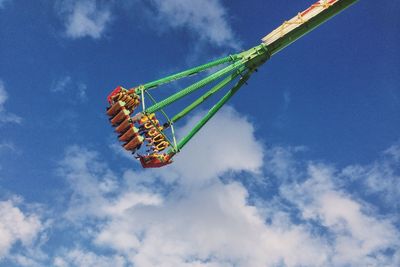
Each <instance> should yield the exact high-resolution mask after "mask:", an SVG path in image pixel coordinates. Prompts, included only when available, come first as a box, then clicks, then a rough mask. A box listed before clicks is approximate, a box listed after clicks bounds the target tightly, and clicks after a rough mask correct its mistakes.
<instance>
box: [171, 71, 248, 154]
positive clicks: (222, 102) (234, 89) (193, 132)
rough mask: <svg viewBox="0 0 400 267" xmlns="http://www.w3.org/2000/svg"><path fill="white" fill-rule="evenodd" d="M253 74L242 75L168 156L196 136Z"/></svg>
mask: <svg viewBox="0 0 400 267" xmlns="http://www.w3.org/2000/svg"><path fill="white" fill-rule="evenodd" d="M253 72H254V69H251V70H248V71H247V73H246V74H245V75H243V76H242V77H241V78H240V80H239V81H238V82H237V84H236V85H235V86H233V87H232V88H231V89H230V90H229V91H228V92H227V93H226V94H225V95H224V96H223V97H222V98H221V100H219V101H218V103H217V104H215V105H214V106H213V107H212V108H211V109H210V110H209V111H208V113H207V114H206V115H205V116H204V117H203V118H202V119H201V120H200V121H199V122H198V123H197V124H196V125H195V126H194V128H193V129H192V130H191V131H190V133H189V134H188V135H186V136H185V137H184V138H183V139H182V140H181V141H180V142H179V143H178V145H177V151H174V149H170V150H169V151H168V154H175V153H176V152H178V151H179V150H181V149H182V148H183V147H184V146H185V145H186V144H187V142H189V141H190V139H192V138H193V136H195V135H196V133H197V132H198V131H200V129H201V128H202V127H203V126H204V125H205V124H206V123H207V122H208V121H209V120H210V119H211V118H212V117H213V116H214V115H215V114H216V113H217V112H218V111H219V110H220V109H221V108H222V106H223V105H225V103H226V102H227V101H228V100H229V99H231V97H232V96H233V95H234V94H235V93H236V92H237V91H238V90H239V89H240V88H241V87H242V86H243V85H244V84H245V83H246V82H247V80H248V79H249V78H250V76H251V74H252V73H253Z"/></svg>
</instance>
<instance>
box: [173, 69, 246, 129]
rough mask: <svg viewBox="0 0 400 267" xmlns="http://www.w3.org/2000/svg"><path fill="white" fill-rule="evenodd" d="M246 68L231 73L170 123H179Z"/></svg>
mask: <svg viewBox="0 0 400 267" xmlns="http://www.w3.org/2000/svg"><path fill="white" fill-rule="evenodd" d="M245 69H246V68H245V67H242V68H240V69H238V70H237V71H235V72H233V73H232V74H231V75H229V76H228V77H226V78H225V79H223V80H222V81H221V82H219V83H218V84H217V85H215V86H214V87H213V88H211V89H210V90H209V91H207V92H206V93H205V94H204V95H202V96H201V97H199V98H198V99H196V100H195V101H194V102H193V103H192V104H190V105H189V106H187V107H186V108H185V109H184V110H182V111H181V112H179V113H178V114H176V115H175V116H174V117H173V118H172V119H171V121H172V122H173V123H175V122H177V121H179V120H180V119H181V118H183V117H184V116H186V115H187V114H188V113H189V112H191V111H192V110H193V109H195V108H196V107H198V106H199V105H201V104H202V103H203V102H204V101H206V100H207V99H208V98H209V97H210V96H212V95H213V94H215V93H216V92H218V91H219V90H221V89H222V88H223V87H225V86H226V85H227V84H228V83H230V82H231V81H233V80H234V79H236V78H237V77H238V76H239V75H240V73H241V72H243V71H244V70H245Z"/></svg>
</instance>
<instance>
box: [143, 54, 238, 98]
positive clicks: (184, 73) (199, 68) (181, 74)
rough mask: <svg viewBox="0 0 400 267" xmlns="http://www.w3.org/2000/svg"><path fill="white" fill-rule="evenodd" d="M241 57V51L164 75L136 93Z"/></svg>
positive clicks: (144, 85)
mask: <svg viewBox="0 0 400 267" xmlns="http://www.w3.org/2000/svg"><path fill="white" fill-rule="evenodd" d="M241 58H242V54H240V53H239V54H234V55H230V56H227V57H224V58H220V59H217V60H214V61H212V62H209V63H206V64H203V65H200V66H197V67H194V68H191V69H188V70H185V71H182V72H179V73H176V74H173V75H170V76H167V77H164V78H161V79H159V80H156V81H152V82H149V83H146V84H143V85H142V86H139V88H138V89H137V92H136V93H139V92H140V90H142V89H144V90H147V89H152V88H155V87H157V86H159V85H162V84H165V83H169V82H172V81H175V80H179V79H181V78H185V77H187V76H191V75H194V74H197V73H199V72H202V71H205V70H207V69H210V68H213V67H216V66H218V65H222V64H225V63H229V62H235V61H238V60H240V59H241Z"/></svg>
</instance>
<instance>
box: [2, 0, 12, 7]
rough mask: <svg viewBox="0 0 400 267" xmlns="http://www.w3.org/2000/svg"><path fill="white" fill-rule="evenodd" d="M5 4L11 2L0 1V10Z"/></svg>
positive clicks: (9, 0)
mask: <svg viewBox="0 0 400 267" xmlns="http://www.w3.org/2000/svg"><path fill="white" fill-rule="evenodd" d="M7 2H11V0H0V8H3V7H4V5H5V4H6V3H7Z"/></svg>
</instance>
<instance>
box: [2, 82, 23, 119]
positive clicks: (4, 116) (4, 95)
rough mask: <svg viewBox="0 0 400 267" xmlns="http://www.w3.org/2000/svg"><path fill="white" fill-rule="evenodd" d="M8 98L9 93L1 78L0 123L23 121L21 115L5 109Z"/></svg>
mask: <svg viewBox="0 0 400 267" xmlns="http://www.w3.org/2000/svg"><path fill="white" fill-rule="evenodd" d="M7 99H8V94H7V91H6V88H5V86H4V82H3V81H2V80H0V123H8V122H12V123H21V121H22V118H21V117H19V116H17V115H15V114H13V113H10V112H7V111H6V110H5V107H4V104H5V103H6V101H7Z"/></svg>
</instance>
